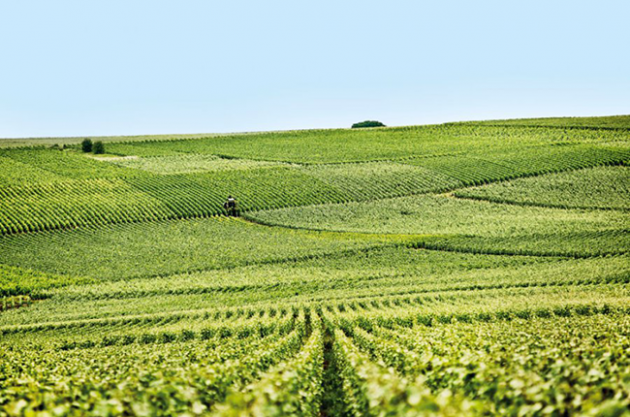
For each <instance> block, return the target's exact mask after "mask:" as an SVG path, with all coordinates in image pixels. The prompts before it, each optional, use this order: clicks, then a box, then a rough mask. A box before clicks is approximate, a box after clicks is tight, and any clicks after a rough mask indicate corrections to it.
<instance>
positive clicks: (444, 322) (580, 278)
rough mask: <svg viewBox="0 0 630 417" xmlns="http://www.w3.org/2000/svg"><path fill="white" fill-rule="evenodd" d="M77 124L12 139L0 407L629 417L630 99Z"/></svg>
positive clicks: (0, 251) (1, 269)
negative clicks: (575, 110) (55, 134)
mask: <svg viewBox="0 0 630 417" xmlns="http://www.w3.org/2000/svg"><path fill="white" fill-rule="evenodd" d="M80 140H81V139H80V138H77V139H73V138H61V139H58V141H57V142H54V141H53V139H51V138H47V139H42V140H41V141H40V142H38V141H37V140H36V139H29V140H24V141H22V142H20V141H19V140H10V141H7V142H6V144H7V146H5V147H1V148H0V341H1V342H0V416H4V415H7V416H83V415H96V416H118V415H121V416H123V415H138V416H152V415H186V416H192V415H212V416H291V415H292V416H398V415H410V416H424V415H427V416H429V415H430V416H433V415H439V416H462V415H463V416H468V415H470V416H477V415H479V416H481V415H509V416H568V415H585V416H625V415H629V413H628V410H629V409H630V354H629V352H630V258H629V256H630V255H629V252H630V238H629V237H628V236H629V233H628V231H629V230H628V226H629V225H630V188H629V184H630V172H629V171H628V161H629V160H630V146H629V145H630V119H629V118H628V117H627V116H617V117H605V118H584V119H580V118H560V119H522V120H507V121H488V122H466V123H450V124H444V125H434V126H409V127H394V128H375V129H352V130H351V129H330V130H305V131H289V132H269V133H248V134H238V135H191V136H186V135H177V136H152V137H133V138H124V137H121V138H104V142H105V149H106V154H104V155H100V156H94V155H91V154H84V153H82V152H81V149H80V146H79V142H80ZM2 143H3V142H2V141H0V146H2ZM55 143H57V144H63V145H64V147H59V146H57V147H51V146H50V145H53V144H55ZM228 195H233V196H235V197H236V198H237V201H238V204H239V210H240V212H241V216H240V217H227V216H226V215H225V212H224V208H223V202H224V201H225V199H226V197H227V196H228Z"/></svg>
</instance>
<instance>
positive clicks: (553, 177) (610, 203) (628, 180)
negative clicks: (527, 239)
mask: <svg viewBox="0 0 630 417" xmlns="http://www.w3.org/2000/svg"><path fill="white" fill-rule="evenodd" d="M454 195H455V196H456V197H461V198H473V199H479V200H487V201H493V202H499V203H508V204H519V205H532V206H543V207H557V208H582V209H615V210H629V209H630V200H628V198H627V197H628V195H630V168H628V167H625V166H615V167H609V166H606V167H596V168H588V169H584V170H579V171H570V172H562V173H557V174H549V175H543V176H539V177H530V178H520V179H516V180H513V181H508V182H502V183H497V184H490V185H486V186H483V187H474V188H467V189H462V190H457V191H455V193H454Z"/></svg>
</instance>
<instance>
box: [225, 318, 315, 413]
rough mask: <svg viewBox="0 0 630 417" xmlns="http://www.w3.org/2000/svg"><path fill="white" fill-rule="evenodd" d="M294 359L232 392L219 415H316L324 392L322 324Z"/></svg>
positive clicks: (312, 333)
mask: <svg viewBox="0 0 630 417" xmlns="http://www.w3.org/2000/svg"><path fill="white" fill-rule="evenodd" d="M313 326H314V327H313V331H312V332H311V335H310V336H309V339H308V341H307V342H306V343H305V345H304V347H303V348H302V350H301V351H300V352H299V353H298V354H297V355H296V357H294V358H291V359H290V360H288V361H285V362H283V363H281V364H279V365H278V366H276V367H275V368H272V369H271V370H270V371H269V372H268V373H266V374H264V375H263V376H262V378H261V379H260V380H258V381H255V382H253V383H251V384H250V385H248V386H246V387H244V389H241V390H238V391H236V390H233V391H232V392H231V393H230V394H229V395H228V396H227V399H226V401H225V402H224V403H222V404H219V405H217V415H220V416H242V415H255V416H319V415H320V407H321V397H322V389H323V361H324V342H323V333H322V329H321V323H320V322H319V320H317V319H315V322H314V324H313Z"/></svg>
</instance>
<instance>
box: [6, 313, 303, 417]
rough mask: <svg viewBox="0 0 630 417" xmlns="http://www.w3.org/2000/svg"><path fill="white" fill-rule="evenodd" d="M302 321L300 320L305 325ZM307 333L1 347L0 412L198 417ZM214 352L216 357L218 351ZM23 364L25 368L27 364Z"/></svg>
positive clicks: (291, 352) (276, 360)
mask: <svg viewBox="0 0 630 417" xmlns="http://www.w3.org/2000/svg"><path fill="white" fill-rule="evenodd" d="M302 323H303V322H302ZM303 338H304V327H303V325H302V326H300V327H297V328H296V329H295V330H293V331H292V332H291V333H289V334H287V335H286V336H281V337H266V338H264V339H263V340H262V341H260V339H259V338H256V337H245V338H239V339H237V341H235V342H233V343H230V342H228V343H222V344H219V345H216V344H215V343H214V342H212V341H210V342H205V341H201V342H191V341H186V342H185V343H184V344H181V343H167V344H150V345H131V346H128V345H123V346H105V347H102V346H101V347H97V348H96V349H81V350H72V351H67V350H48V351H41V350H40V351H39V354H37V355H35V354H34V352H33V351H32V350H29V349H12V348H11V347H6V346H3V347H0V362H1V363H2V369H3V376H4V378H3V379H2V381H0V391H2V392H4V393H5V395H3V396H2V397H1V398H0V409H2V410H3V411H4V412H5V413H8V414H9V415H15V414H28V413H32V412H36V411H42V410H46V411H53V410H54V411H55V412H56V413H59V414H76V415H78V414H134V415H135V414H149V415H155V414H160V415H173V414H181V413H183V412H189V411H190V410H193V411H194V412H195V413H203V412H207V411H208V410H210V409H211V408H212V407H213V406H214V405H215V404H216V403H218V402H221V401H223V400H224V399H225V396H226V395H227V393H228V392H230V391H232V390H239V389H240V388H239V387H244V386H247V385H248V384H250V383H251V382H252V381H254V380H256V379H257V378H258V377H259V375H260V374H261V373H264V372H265V371H266V370H267V369H269V368H270V367H272V366H274V365H276V364H278V363H281V362H282V361H284V360H287V359H289V358H291V357H292V356H293V355H295V354H296V353H297V352H298V351H299V349H300V348H301V346H302V344H303ZM217 349H218V351H217ZM26 364H28V365H27V366H25V365H26Z"/></svg>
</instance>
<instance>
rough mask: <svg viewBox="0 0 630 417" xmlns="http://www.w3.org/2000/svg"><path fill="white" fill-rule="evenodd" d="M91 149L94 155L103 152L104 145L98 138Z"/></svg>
mask: <svg viewBox="0 0 630 417" xmlns="http://www.w3.org/2000/svg"><path fill="white" fill-rule="evenodd" d="M93 151H94V154H95V155H98V154H102V153H105V145H103V142H101V141H100V140H97V141H96V142H94V147H93Z"/></svg>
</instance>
